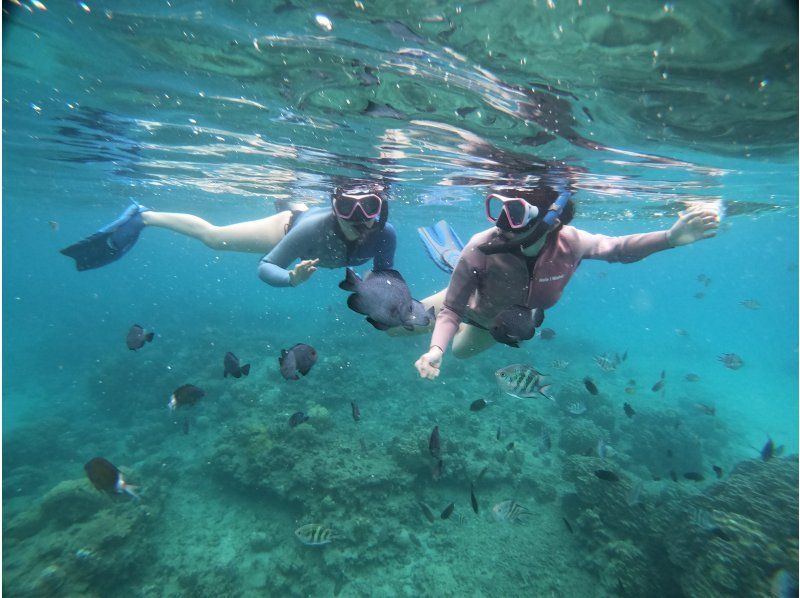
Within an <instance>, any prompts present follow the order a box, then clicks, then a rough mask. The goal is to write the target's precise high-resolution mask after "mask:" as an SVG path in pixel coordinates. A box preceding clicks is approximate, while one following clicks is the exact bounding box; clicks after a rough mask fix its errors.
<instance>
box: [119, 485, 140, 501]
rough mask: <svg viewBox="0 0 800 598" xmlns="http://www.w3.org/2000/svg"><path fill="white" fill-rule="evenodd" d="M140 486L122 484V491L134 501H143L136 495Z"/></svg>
mask: <svg viewBox="0 0 800 598" xmlns="http://www.w3.org/2000/svg"><path fill="white" fill-rule="evenodd" d="M136 488H138V486H131V485H130V484H125V483H123V484H122V491H123V492H124V493H125V494H128V495H129V496H131V497H132V498H133V499H134V500H141V497H140V496H139V495H138V494H137V493H136Z"/></svg>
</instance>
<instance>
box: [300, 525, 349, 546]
mask: <svg viewBox="0 0 800 598" xmlns="http://www.w3.org/2000/svg"><path fill="white" fill-rule="evenodd" d="M294 535H295V537H296V538H297V539H298V540H300V542H302V543H303V544H305V545H306V546H324V545H325V544H330V543H331V542H333V541H334V540H336V539H338V538H339V536H337V535H336V533H335V532H334V531H333V530H332V529H329V528H327V527H324V526H322V525H320V524H318V523H309V524H308V525H304V526H302V527H298V528H297V529H296V530H294Z"/></svg>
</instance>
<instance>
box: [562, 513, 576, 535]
mask: <svg viewBox="0 0 800 598" xmlns="http://www.w3.org/2000/svg"><path fill="white" fill-rule="evenodd" d="M561 519H562V520H563V521H564V525H566V526H567V530H568V531H569V533H571V534H574V533H575V532H573V531H572V526H571V525H570V524H569V521H567V518H566V517H562V518H561Z"/></svg>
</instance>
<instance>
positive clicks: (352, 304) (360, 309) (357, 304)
mask: <svg viewBox="0 0 800 598" xmlns="http://www.w3.org/2000/svg"><path fill="white" fill-rule="evenodd" d="M347 307H349V308H350V309H352V310H353V311H354V312H356V313H359V314H363V315H366V314H367V310H366V309H365V308H364V305H363V302H362V300H361V295H357V294H356V293H353V294H352V295H350V296H349V297H348V298H347Z"/></svg>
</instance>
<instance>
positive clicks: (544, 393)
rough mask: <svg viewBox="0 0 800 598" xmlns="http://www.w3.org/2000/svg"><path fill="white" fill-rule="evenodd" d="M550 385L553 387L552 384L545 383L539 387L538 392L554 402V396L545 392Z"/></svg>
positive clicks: (548, 389)
mask: <svg viewBox="0 0 800 598" xmlns="http://www.w3.org/2000/svg"><path fill="white" fill-rule="evenodd" d="M552 387H553V385H552V384H545V385H544V386H542V387H541V388H539V394H541V395H542V396H543V397H544V398H546V399H550V400H551V401H553V402H554V403H555V398H554V397H551V396H550V395H549V394H547V393H548V392H549V391H550V389H551V388H552Z"/></svg>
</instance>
